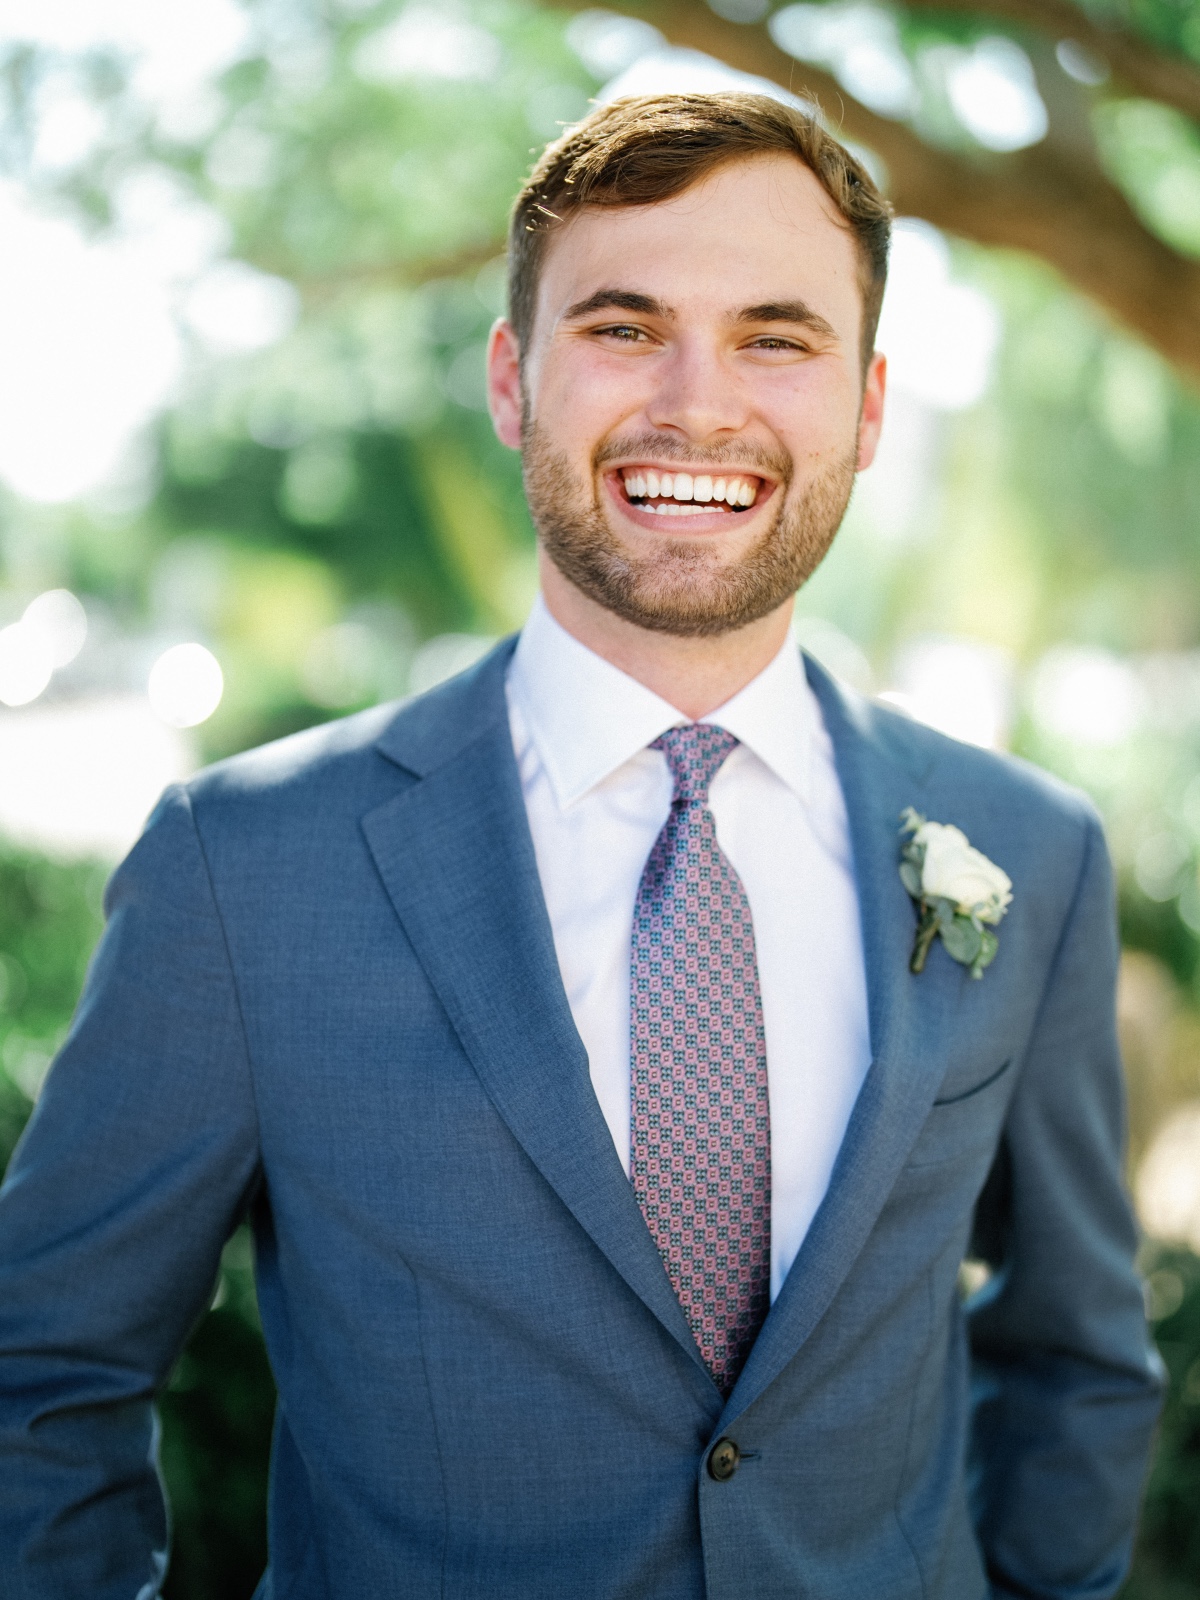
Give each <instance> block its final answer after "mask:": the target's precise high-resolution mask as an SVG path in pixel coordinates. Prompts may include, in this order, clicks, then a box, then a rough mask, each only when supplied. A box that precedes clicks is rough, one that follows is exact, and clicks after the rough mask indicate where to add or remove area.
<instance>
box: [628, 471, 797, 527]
mask: <svg viewBox="0 0 1200 1600" xmlns="http://www.w3.org/2000/svg"><path fill="white" fill-rule="evenodd" d="M617 477H618V479H619V481H620V483H621V486H622V488H623V489H624V492H625V499H626V500H627V501H628V502H629V503H630V504H631V505H634V506H636V507H637V508H638V510H639V511H649V512H653V513H654V514H656V515H658V516H664V517H702V516H709V517H711V516H713V515H721V514H724V515H726V516H728V515H730V514H735V515H736V514H737V513H740V512H742V511H748V510H749V509H750V508H751V507H752V506H753V505H755V504H756V503H757V501H758V500H759V498H760V495H761V493H762V490H763V489H764V488H766V487H767V485H766V484H765V481H764V480H763V479H762V478H759V477H754V476H752V475H750V474H749V473H722V474H716V473H709V472H698V473H692V472H666V471H663V470H662V469H661V468H656V467H649V466H641V465H637V466H631V467H623V468H621V470H620V472H619V473H618V474H617Z"/></svg>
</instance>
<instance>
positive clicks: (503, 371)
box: [487, 317, 522, 450]
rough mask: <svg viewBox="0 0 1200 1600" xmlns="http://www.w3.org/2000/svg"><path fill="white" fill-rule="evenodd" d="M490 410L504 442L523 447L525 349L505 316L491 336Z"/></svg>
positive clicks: (489, 350)
mask: <svg viewBox="0 0 1200 1600" xmlns="http://www.w3.org/2000/svg"><path fill="white" fill-rule="evenodd" d="M487 388H488V409H489V411H490V412H491V414H492V427H493V428H495V430H496V437H497V438H498V439H499V441H500V443H501V444H506V445H507V446H508V447H509V449H510V450H519V449H520V448H521V412H522V407H521V352H520V349H519V347H518V345H517V335H516V333H515V331H514V329H513V325H512V323H511V322H509V320H508V318H507V317H501V318H500V320H499V321H498V322H497V323H495V324H494V326H493V327H492V331H491V333H490V334H489V335H488V351H487Z"/></svg>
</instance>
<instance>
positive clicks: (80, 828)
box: [0, 0, 1200, 1600]
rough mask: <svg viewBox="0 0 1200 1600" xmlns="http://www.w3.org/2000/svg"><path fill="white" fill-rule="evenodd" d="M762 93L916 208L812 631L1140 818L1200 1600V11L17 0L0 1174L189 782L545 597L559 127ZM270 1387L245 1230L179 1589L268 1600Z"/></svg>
mask: <svg viewBox="0 0 1200 1600" xmlns="http://www.w3.org/2000/svg"><path fill="white" fill-rule="evenodd" d="M746 75H749V76H750V77H751V78H752V79H753V80H755V81H758V82H760V83H761V84H763V85H766V86H769V87H770V89H771V92H774V93H778V94H787V93H791V94H792V95H794V96H796V97H798V98H800V99H802V100H804V101H806V102H808V103H809V104H810V105H811V106H812V109H813V114H814V115H822V116H824V117H825V118H827V120H828V121H829V123H830V125H831V126H832V127H833V128H834V129H835V130H837V131H839V132H840V133H841V134H842V136H843V137H845V138H846V139H847V141H848V142H849V143H851V144H852V146H853V147H854V148H855V149H856V150H857V151H858V152H859V153H860V154H861V156H862V158H863V159H864V161H866V163H867V164H868V166H869V167H870V169H871V170H872V172H873V173H875V174H876V176H877V177H878V179H879V181H880V182H881V183H882V184H883V186H884V187H885V189H886V190H887V192H888V193H889V194H890V196H891V198H892V200H893V202H894V204H895V206H896V210H897V213H898V216H899V217H900V219H901V220H900V221H899V224H898V227H897V232H896V242H895V252H894V259H893V267H892V274H891V282H890V286H889V289H888V296H887V302H886V305H885V309H884V316H883V324H882V327H881V330H880V347H881V348H882V349H883V350H885V351H886V353H887V354H888V356H889V358H890V363H891V376H892V390H891V402H890V412H889V416H888V420H887V424H886V427H885V432H884V441H883V447H882V450H881V453H880V459H879V461H878V463H877V464H876V465H875V466H874V467H873V468H872V469H871V471H870V472H869V473H867V474H866V475H865V476H864V477H863V478H862V479H861V480H860V482H859V486H858V489H857V491H856V494H855V498H854V501H853V504H852V507H851V511H850V515H849V518H848V521H847V523H846V526H845V528H844V530H843V532H842V533H841V535H840V537H839V540H838V543H837V545H836V547H835V549H834V552H833V554H832V555H831V557H830V558H829V560H828V561H827V562H826V564H825V565H824V567H823V568H822V569H821V570H820V572H819V573H818V574H817V576H816V577H815V578H814V579H813V581H812V582H811V584H810V585H809V586H808V588H807V589H806V590H805V591H804V592H803V594H802V595H801V597H800V602H799V606H798V611H797V624H796V631H797V634H798V636H799V638H800V640H801V641H802V642H803V644H804V645H805V646H806V647H807V648H808V649H809V650H811V651H812V652H813V653H814V654H815V655H816V656H818V657H819V658H820V659H821V660H822V661H824V662H825V663H826V665H827V666H829V667H830V668H831V669H832V670H833V671H834V672H835V673H837V674H839V675H840V676H841V677H842V678H843V679H845V680H847V681H848V682H850V683H851V684H853V685H854V686H855V687H857V688H859V689H861V690H863V691H864V692H866V693H868V694H877V695H881V696H883V697H884V698H885V699H889V700H891V701H893V702H894V703H896V704H899V705H901V706H902V707H904V708H905V709H907V710H908V711H909V712H910V713H911V714H912V715H913V716H916V717H919V718H922V719H924V720H926V721H928V722H930V723H933V724H934V725H936V726H937V727H939V728H942V729H944V730H945V731H947V732H949V733H951V734H954V735H956V736H957V737H959V738H963V739H968V740H972V741H974V742H976V743H978V744H981V745H990V746H995V747H997V748H1006V749H1010V750H1012V751H1014V752H1016V753H1017V754H1019V755H1022V756H1024V757H1026V758H1028V759H1030V760H1033V761H1035V762H1038V763H1040V764H1041V765H1043V766H1045V767H1048V768H1050V769H1051V770H1053V771H1055V772H1057V773H1058V774H1060V775H1061V776H1062V777H1064V778H1066V779H1067V780H1068V781H1070V782H1072V783H1076V784H1079V785H1082V786H1083V787H1084V788H1085V789H1086V790H1088V792H1089V793H1090V794H1091V795H1092V796H1093V797H1094V799H1095V800H1096V801H1097V802H1098V804H1099V805H1100V807H1101V809H1102V811H1103V813H1104V816H1105V818H1106V820H1107V824H1108V831H1109V839H1110V842H1111V846H1112V849H1113V852H1114V855H1115V858H1116V861H1117V865H1118V871H1119V875H1120V886H1121V917H1122V932H1123V939H1124V945H1125V957H1124V967H1123V973H1122V981H1121V996H1120V1006H1121V1025H1122V1031H1123V1041H1124V1047H1125V1055H1126V1063H1127V1069H1128V1077H1129V1089H1130V1107H1131V1139H1130V1156H1129V1161H1130V1166H1129V1176H1130V1183H1131V1185H1132V1187H1133V1191H1134V1194H1135V1197H1136V1200H1137V1204H1138V1208H1139V1212H1140V1215H1141V1219H1142V1223H1143V1226H1144V1228H1145V1232H1146V1244H1145V1247H1144V1256H1145V1259H1144V1267H1145V1271H1146V1274H1147V1282H1148V1289H1147V1293H1148V1298H1149V1309H1150V1313H1151V1316H1152V1318H1153V1320H1154V1325H1155V1329H1156V1334H1157V1337H1158V1339H1159V1343H1160V1347H1161V1349H1162V1353H1163V1356H1164V1358H1165V1360H1166V1363H1167V1366H1168V1368H1169V1370H1170V1374H1171V1380H1172V1388H1171V1399H1170V1403H1169V1406H1168V1410H1167V1414H1166V1419H1165V1422H1164V1425H1163V1430H1162V1435H1161V1440H1160V1445H1159V1450H1158V1456H1157V1460H1156V1465H1155V1468H1154V1473H1153V1477H1152V1480H1151V1485H1150V1492H1149V1498H1148V1502H1147V1510H1146V1515H1145V1519H1144V1526H1143V1531H1142V1536H1141V1541H1140V1544H1139V1549H1138V1555H1137V1562H1136V1566H1135V1571H1134V1576H1133V1578H1132V1579H1131V1581H1130V1584H1129V1586H1128V1589H1127V1591H1126V1593H1127V1595H1128V1596H1129V1597H1136V1600H1181V1597H1186V1596H1200V1256H1198V1255H1197V1252H1200V960H1198V957H1200V394H1198V385H1200V0H930V3H925V0H912V3H909V4H907V5H899V4H896V5H884V4H876V3H873V0H828V3H824V4H785V5H782V6H779V5H773V4H772V3H771V0H707V3H706V0H663V3H657V0H644V3H641V4H637V5H630V6H629V7H627V8H625V9H624V10H622V11H620V12H617V11H607V10H598V9H579V8H570V7H567V8H561V7H560V8H555V9H551V8H549V7H543V6H539V5H537V4H534V3H532V0H437V3H436V4H434V3H430V0H408V3H406V4H397V3H395V0H186V3H185V0H39V3H38V5H37V6H30V5H29V4H28V3H18V0H0V237H2V238H3V245H4V247H3V250H2V251H0V1165H2V1164H3V1162H4V1161H5V1160H6V1159H7V1156H8V1154H9V1152H10V1151H11V1148H12V1146H13V1144H14V1143H15V1140H16V1138H17V1137H18V1135H19V1132H20V1129H21V1127H22V1126H23V1124H24V1121H25V1119H26V1118H27V1116H28V1114H29V1111H30V1108H31V1106H32V1104H33V1102H34V1101H35V1099H36V1097H37V1093H38V1089H39V1086H40V1083H41V1080H42V1077H43V1075H44V1073H45V1071H46V1068H47V1066H48V1064H49V1061H50V1059H51V1057H52V1055H53V1053H54V1051H55V1048H56V1046H57V1044H58V1043H59V1041H60V1040H61V1038H62V1036H63V1033H64V1030H65V1029H66V1027H67V1025H68V1021H69V1018H70V1014H71V1010H72V1007H73V1005H74V1002H75V999H76V996H77V993H78V989H79V985H80V982H81V980H82V977H83V973H84V970H85V967H86V963H87V959H88V956H89V953H90V950H91V948H92V945H93V943H94V941H95V938H96V936H97V933H98V931H99V928H100V921H101V914H100V896H101V891H102V888H103V884H104V880H105V878H106V876H107V874H108V872H109V871H110V870H111V867H112V864H113V863H114V862H115V861H116V860H117V859H118V858H119V857H120V856H121V854H122V853H123V852H124V851H125V850H126V849H127V848H128V846H129V844H130V843H131V842H132V840H133V839H134V837H135V836H136V834H137V832H138V830H139V828H140V826H141V823H142V821H143V820H144V818H145V815H146V813H147V811H148V809H149V808H150V806H151V805H152V804H153V802H154V800H155V798H156V797H157V795H158V793H159V791H160V790H161V789H162V787H163V786H164V784H166V783H168V782H170V781H172V780H174V779H176V778H179V777H182V776H185V775H186V774H187V773H189V772H191V771H192V770H194V769H195V768H196V767H197V766H198V765H200V764H202V763H204V762H207V761H210V760H213V759H215V758H217V757H220V756H223V755H226V754H228V753H230V752H233V751H236V750H239V749H242V748H245V747H246V746H248V745H252V744H257V743H260V742H262V741H263V740H266V739H271V738H275V737H277V736H279V735H281V734H285V733H287V732H290V731H292V730H294V729H297V728H300V727H303V726H306V725H308V724H310V723H313V722H317V721H320V720H322V719H325V718H329V717H333V716H338V715H341V714H343V713H345V712H347V711H351V710H354V709H357V708H359V707H362V706H366V705H369V704H372V703H374V702H375V701H378V700H380V699H386V698H391V697H397V696H403V695H406V694H410V693H415V692H418V691H419V690H421V689H424V688H427V687H429V686H431V685H432V684H434V683H436V682H438V681H439V680H441V679H442V678H444V677H446V676H448V675H450V674H451V673H453V672H455V671H458V670H459V669H460V668H462V667H463V666H465V665H467V664H469V663H470V662H471V661H472V660H474V659H475V658H476V657H477V656H478V655H479V654H480V653H481V652H482V651H483V650H484V649H486V648H487V647H488V645H489V644H490V642H491V641H493V640H494V639H496V638H498V637H499V636H501V635H502V634H504V633H505V632H507V631H510V630H511V629H513V628H516V627H518V626H519V625H520V623H521V621H522V620H523V618H524V616H525V614H526V611H527V608H528V606H529V603H530V600H531V598H532V595H533V592H534V563H533V537H532V531H531V528H530V525H529V521H528V517H527V514H526V512H525V509H524V505H523V501H522V497H521V489H520V477H519V471H518V464H517V462H516V460H515V458H513V457H512V456H511V455H509V454H508V453H507V452H506V451H504V450H502V449H501V448H500V446H499V445H497V444H496V442H495V440H494V439H493V437H492V433H491V429H490V425H489V423H488V420H487V416H486V412H485V409H484V405H485V402H484V389H483V356H484V338H485V335H486V331H487V329H488V326H489V324H490V323H491V321H492V319H493V318H494V317H495V316H496V315H497V314H498V313H499V312H500V311H501V310H502V309H503V305H504V263H503V258H502V249H503V236H504V224H505V215H506V210H507V207H508V204H509V202H510V200H511V197H512V195H513V194H514V192H515V190H516V189H517V187H518V186H519V184H520V182H521V180H522V178H523V176H524V174H525V172H526V171H527V170H528V167H529V165H530V162H531V159H532V157H533V155H534V154H535V153H536V152H537V151H538V150H540V148H541V146H542V145H543V144H544V143H545V141H546V140H548V139H550V138H552V137H554V136H555V135H556V134H557V133H558V132H559V131H560V130H561V128H562V127H563V126H564V125H567V124H569V123H571V122H572V121H573V120H575V119H577V118H578V117H580V116H581V115H582V114H583V113H584V112H585V111H586V109H587V107H588V104H589V102H590V101H592V100H595V99H596V98H598V97H611V96H615V95H618V94H620V93H622V92H640V91H643V90H654V89H664V88H665V89H688V88H699V89H707V88H719V87H723V86H730V85H734V84H737V83H745V82H746ZM86 1176H87V1175H86V1172H81V1173H80V1181H81V1182H86ZM273 1403H274V1397H273V1391H272V1388H271V1381H270V1375H269V1371H268V1369H267V1366H266V1363H265V1359H264V1357H263V1353H262V1346H261V1340H260V1338H259V1334H258V1325H257V1318H256V1312H255V1305H254V1292H253V1284H252V1281H251V1260H250V1249H249V1243H248V1240H247V1238H246V1236H245V1235H244V1233H239V1234H238V1235H237V1236H235V1238H234V1239H233V1240H232V1241H231V1243H230V1245H229V1247H228V1249H227V1251H226V1254H225V1260H224V1264H223V1267H222V1272H221V1275H220V1278H219V1281H218V1283H217V1285H216V1286H215V1292H214V1298H213V1303H212V1309H211V1310H210V1311H209V1313H208V1314H207V1315H206V1317H205V1318H204V1319H203V1320H202V1322H201V1323H200V1325H199V1327H198V1328H197V1330H196V1332H195V1334H194V1336H193V1338H192V1341H191V1343H190V1345H189V1347H188V1350H187V1353H186V1354H185V1356H184V1357H183V1359H182V1360H181V1362H180V1364H179V1367H178V1369H177V1370H176V1372H175V1374H174V1376H173V1377H172V1379H171V1383H170V1386H169V1388H168V1390H167V1392H166V1393H165V1395H164V1396H163V1415H164V1450H163V1457H164V1470H165V1474H166V1477H167V1479H168V1483H169V1486H170V1491H171V1497H172V1502H173V1507H174V1516H175V1528H176V1532H175V1546H176V1555H175V1559H174V1563H173V1565H172V1570H171V1576H170V1579H169V1582H168V1591H167V1592H168V1594H169V1595H170V1596H172V1597H173V1600H238V1597H241V1596H246V1597H248V1596H249V1595H250V1594H251V1592H252V1590H253V1588H254V1585H255V1583H256V1582H257V1579H258V1576H259V1573H260V1572H261V1570H262V1565H263V1561H264V1552H265V1534H264V1525H263V1523H264V1497H265V1462H266V1454H267V1449H268V1444H269V1434H270V1427H271V1418H272V1411H273Z"/></svg>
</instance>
